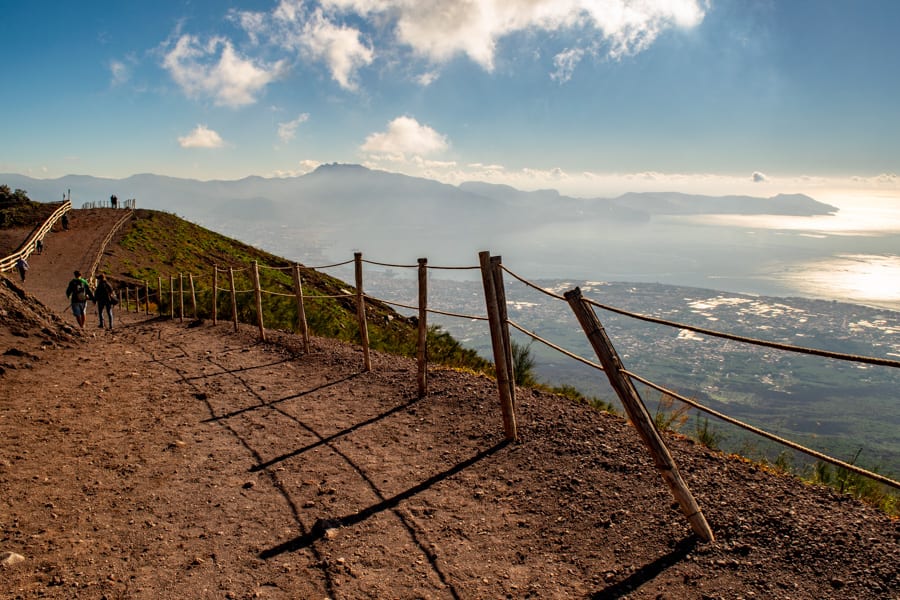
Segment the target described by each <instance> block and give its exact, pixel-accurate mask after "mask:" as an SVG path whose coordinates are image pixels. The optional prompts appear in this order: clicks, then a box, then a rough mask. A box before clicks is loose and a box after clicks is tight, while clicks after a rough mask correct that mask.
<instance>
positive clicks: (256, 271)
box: [253, 260, 266, 341]
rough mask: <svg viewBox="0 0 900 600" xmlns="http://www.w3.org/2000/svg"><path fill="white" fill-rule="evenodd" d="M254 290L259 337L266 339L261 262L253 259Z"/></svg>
mask: <svg viewBox="0 0 900 600" xmlns="http://www.w3.org/2000/svg"><path fill="white" fill-rule="evenodd" d="M253 290H254V292H255V295H256V322H257V324H259V339H261V340H262V341H266V326H265V325H264V324H263V313H262V287H261V284H260V282H259V263H258V262H256V261H255V260H254V261H253Z"/></svg>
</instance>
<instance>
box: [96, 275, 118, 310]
mask: <svg viewBox="0 0 900 600" xmlns="http://www.w3.org/2000/svg"><path fill="white" fill-rule="evenodd" d="M115 295H116V293H115V292H114V291H113V287H112V286H111V285H110V284H109V282H108V281H106V280H105V279H102V280H100V281H98V282H97V289H96V290H94V300H96V301H97V304H102V305H103V306H106V305H108V304H112V299H113V298H114V297H115Z"/></svg>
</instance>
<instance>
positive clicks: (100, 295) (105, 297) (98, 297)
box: [94, 273, 119, 329]
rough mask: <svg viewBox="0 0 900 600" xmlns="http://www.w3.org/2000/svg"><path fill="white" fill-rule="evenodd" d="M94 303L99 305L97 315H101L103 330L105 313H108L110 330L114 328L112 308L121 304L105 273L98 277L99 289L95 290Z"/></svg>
mask: <svg viewBox="0 0 900 600" xmlns="http://www.w3.org/2000/svg"><path fill="white" fill-rule="evenodd" d="M94 302H96V303H97V314H99V315H100V328H101V329H103V311H104V310H105V311H106V316H107V317H108V318H107V322H108V323H109V328H110V329H112V328H113V313H112V307H113V306H114V305H116V304H118V303H119V300H118V299H117V298H116V291H115V290H114V289H113V287H112V285H110V283H109V281H107V279H106V277H105V276H104V275H103V273H101V274H99V275H97V287H96V288H95V289H94Z"/></svg>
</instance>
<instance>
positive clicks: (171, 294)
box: [169, 275, 175, 319]
mask: <svg viewBox="0 0 900 600" xmlns="http://www.w3.org/2000/svg"><path fill="white" fill-rule="evenodd" d="M169 298H170V299H171V302H170V303H169V304H170V306H169V316H170V318H172V319H174V318H175V276H174V275H170V276H169Z"/></svg>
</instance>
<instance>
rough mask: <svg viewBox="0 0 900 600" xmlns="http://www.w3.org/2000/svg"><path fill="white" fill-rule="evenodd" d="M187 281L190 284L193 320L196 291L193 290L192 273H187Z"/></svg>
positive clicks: (195, 308)
mask: <svg viewBox="0 0 900 600" xmlns="http://www.w3.org/2000/svg"><path fill="white" fill-rule="evenodd" d="M188 281H189V282H190V284H191V310H192V311H193V313H194V320H196V319H197V292H196V291H195V290H194V274H193V273H188Z"/></svg>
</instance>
